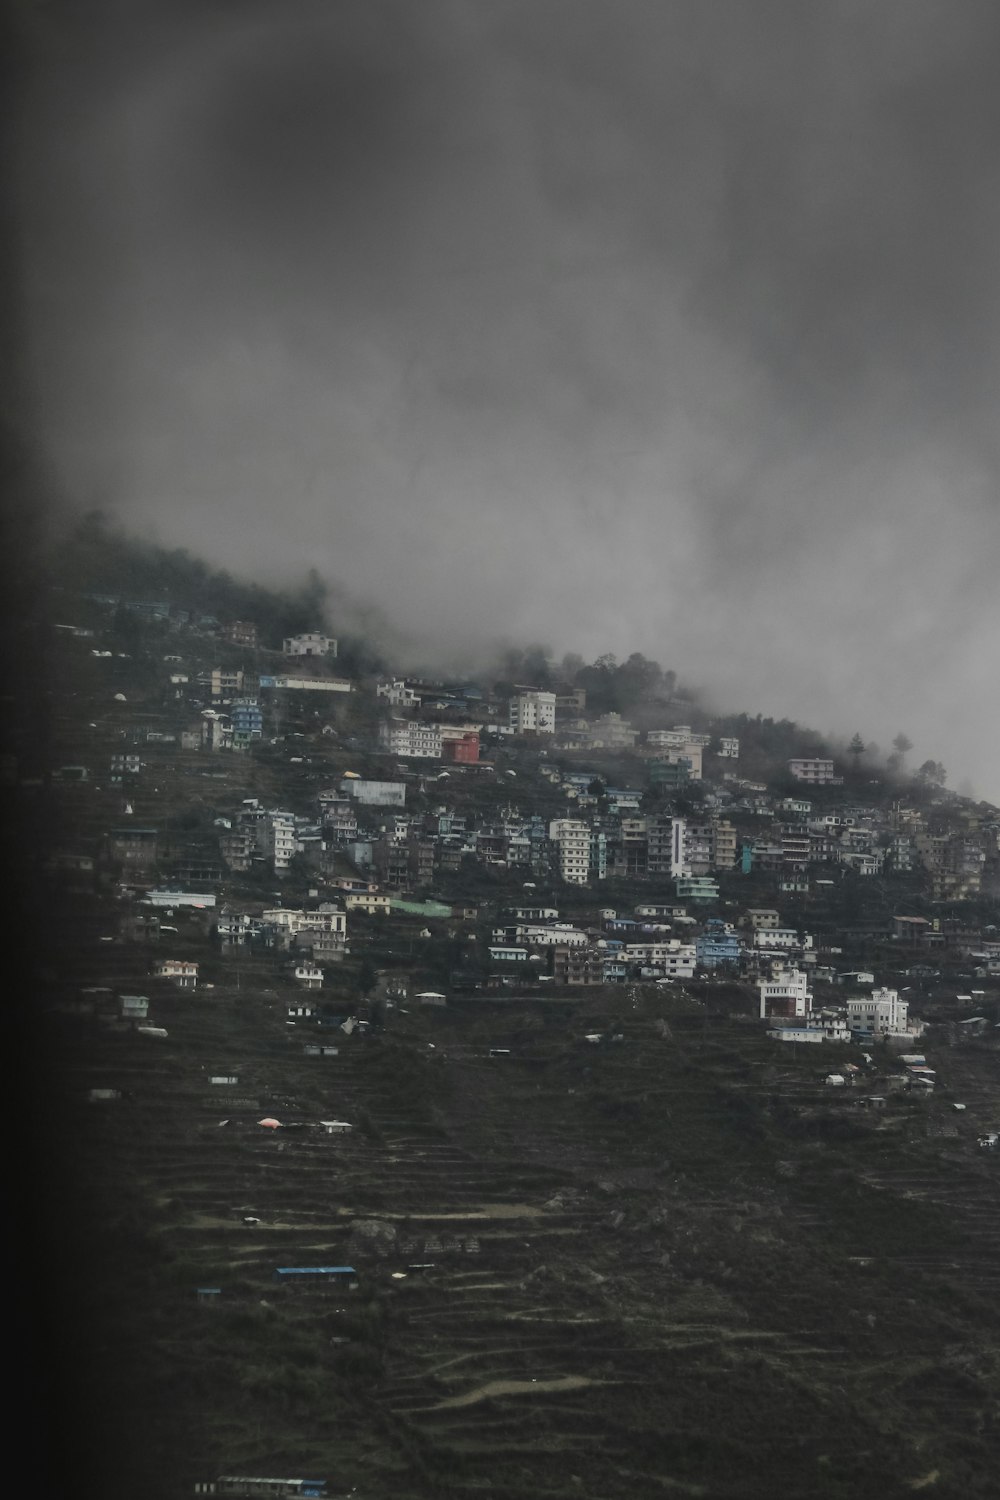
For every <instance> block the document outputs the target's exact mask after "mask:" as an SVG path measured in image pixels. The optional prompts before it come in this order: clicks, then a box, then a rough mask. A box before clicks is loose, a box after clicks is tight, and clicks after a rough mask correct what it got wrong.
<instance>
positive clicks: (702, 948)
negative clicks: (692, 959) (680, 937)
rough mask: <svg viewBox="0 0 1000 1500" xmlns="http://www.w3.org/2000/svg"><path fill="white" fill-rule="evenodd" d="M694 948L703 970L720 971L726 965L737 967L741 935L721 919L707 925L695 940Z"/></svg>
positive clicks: (713, 920)
mask: <svg viewBox="0 0 1000 1500" xmlns="http://www.w3.org/2000/svg"><path fill="white" fill-rule="evenodd" d="M694 946H695V952H696V954H697V956H698V963H699V964H700V965H701V967H702V968H703V969H718V968H721V967H722V966H723V965H724V964H730V965H733V966H734V967H735V966H736V965H737V964H738V963H739V961H740V954H741V952H742V944H741V943H740V939H739V934H738V933H737V931H736V929H735V928H734V927H733V926H732V925H731V923H729V922H724V921H722V920H721V918H713V919H712V920H710V921H708V922H706V923H705V930H704V932H702V933H701V934H700V935H699V936H698V937H696V938H695V940H694Z"/></svg>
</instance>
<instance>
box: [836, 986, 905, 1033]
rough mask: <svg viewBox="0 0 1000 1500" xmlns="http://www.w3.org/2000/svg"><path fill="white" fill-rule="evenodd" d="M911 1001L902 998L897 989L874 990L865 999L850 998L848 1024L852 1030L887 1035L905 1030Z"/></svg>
mask: <svg viewBox="0 0 1000 1500" xmlns="http://www.w3.org/2000/svg"><path fill="white" fill-rule="evenodd" d="M908 1014H909V1001H907V1000H900V998H899V995H898V993H897V991H896V990H886V989H880V990H872V992H871V994H870V995H869V996H868V997H867V998H866V999H864V1000H848V1002H847V1024H848V1026H849V1027H850V1028H851V1031H852V1032H859V1033H863V1034H869V1035H871V1036H887V1035H888V1034H889V1033H890V1032H900V1031H902V1032H905V1031H906V1018H907V1016H908Z"/></svg>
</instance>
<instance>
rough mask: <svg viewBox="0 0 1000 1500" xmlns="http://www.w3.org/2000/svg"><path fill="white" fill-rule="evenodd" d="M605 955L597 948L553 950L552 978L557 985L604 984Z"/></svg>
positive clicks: (558, 948)
mask: <svg viewBox="0 0 1000 1500" xmlns="http://www.w3.org/2000/svg"><path fill="white" fill-rule="evenodd" d="M604 964H605V954H604V953H603V952H601V951H600V950H599V949H595V948H571V947H569V946H566V945H563V946H561V947H555V948H553V949H552V977H553V979H554V981H555V983H556V984H566V985H592V984H603V983H604V982H605V981H604Z"/></svg>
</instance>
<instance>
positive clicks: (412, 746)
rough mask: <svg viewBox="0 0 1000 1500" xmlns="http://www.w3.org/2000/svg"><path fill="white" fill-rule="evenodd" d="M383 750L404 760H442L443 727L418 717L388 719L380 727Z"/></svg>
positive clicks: (379, 740)
mask: <svg viewBox="0 0 1000 1500" xmlns="http://www.w3.org/2000/svg"><path fill="white" fill-rule="evenodd" d="M378 742H379V747H380V748H381V749H382V750H385V751H388V753H389V754H390V755H398V756H400V757H402V758H403V759H404V760H440V759H441V729H440V726H439V725H437V724H424V723H423V722H422V721H420V720H418V719H387V720H386V721H385V722H384V723H382V724H380V725H379V728H378Z"/></svg>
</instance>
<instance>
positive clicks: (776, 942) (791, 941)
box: [753, 927, 811, 952]
mask: <svg viewBox="0 0 1000 1500" xmlns="http://www.w3.org/2000/svg"><path fill="white" fill-rule="evenodd" d="M753 945H754V947H755V948H764V949H781V950H783V951H786V952H787V951H788V950H790V949H792V948H802V947H805V946H807V945H806V944H804V943H803V941H802V939H801V938H800V937H799V935H798V933H797V932H796V930H795V928H794V927H767V928H762V929H759V930H758V931H756V932H755V933H754V935H753ZM809 946H811V945H809Z"/></svg>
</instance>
